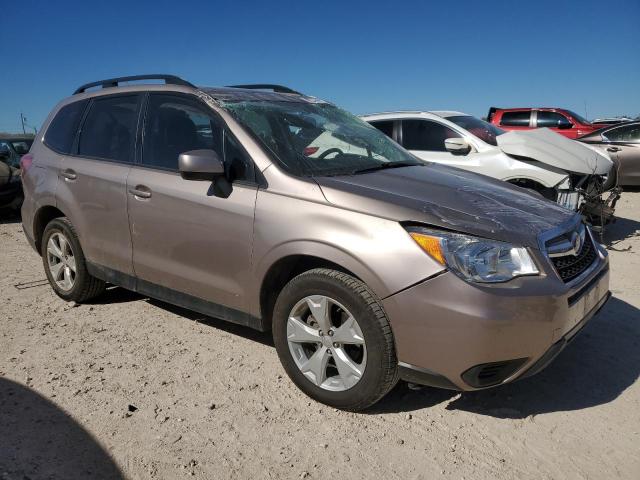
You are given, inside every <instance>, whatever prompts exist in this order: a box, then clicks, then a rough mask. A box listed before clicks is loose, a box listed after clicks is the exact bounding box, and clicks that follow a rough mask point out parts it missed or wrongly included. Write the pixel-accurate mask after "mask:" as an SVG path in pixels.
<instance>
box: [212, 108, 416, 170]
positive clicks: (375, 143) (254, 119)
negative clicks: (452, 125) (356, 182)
mask: <svg viewBox="0 0 640 480" xmlns="http://www.w3.org/2000/svg"><path fill="white" fill-rule="evenodd" d="M224 107H225V108H226V109H227V110H228V111H230V112H231V113H232V114H233V115H234V116H235V118H236V119H237V120H238V121H239V122H240V123H241V124H243V125H244V126H245V127H246V128H248V129H249V130H250V131H251V132H253V134H254V135H255V136H256V137H258V139H259V140H260V142H261V143H262V144H263V146H264V147H266V148H267V149H268V150H269V151H270V152H271V153H272V154H273V155H274V156H275V158H276V159H277V160H278V162H279V163H280V164H281V165H282V166H283V167H284V168H285V169H286V170H288V171H289V172H290V173H293V174H295V175H300V176H333V175H357V174H361V173H366V172H371V171H375V170H382V169H386V168H396V167H404V166H415V165H424V164H425V163H424V162H422V161H420V160H418V159H417V158H415V157H414V156H413V155H411V154H410V153H408V152H407V151H405V150H403V149H402V148H401V147H400V146H398V145H397V144H396V143H395V142H394V141H393V140H391V139H390V138H389V137H387V136H386V135H385V134H383V133H381V132H380V131H378V130H377V129H376V128H374V127H372V126H370V125H369V124H367V123H365V122H364V121H362V120H360V119H359V118H357V117H356V116H354V115H351V114H349V113H347V112H345V111H344V110H341V109H339V108H337V107H335V106H333V105H330V104H327V103H301V102H269V101H245V102H233V103H226V104H225V105H224Z"/></svg>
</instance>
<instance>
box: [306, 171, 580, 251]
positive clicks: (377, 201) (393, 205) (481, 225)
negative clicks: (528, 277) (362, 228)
mask: <svg viewBox="0 0 640 480" xmlns="http://www.w3.org/2000/svg"><path fill="white" fill-rule="evenodd" d="M315 180H316V181H317V182H318V184H319V185H320V188H321V189H322V192H323V193H324V195H325V198H326V199H327V201H329V202H330V203H332V204H334V205H337V206H340V207H342V208H347V209H350V210H355V211H360V212H364V213H368V214H370V215H376V216H379V217H383V218H389V219H392V220H396V221H399V222H408V223H410V222H415V223H420V224H425V225H431V226H434V227H441V228H445V229H448V230H452V231H457V232H462V233H468V234H472V235H478V236H482V237H486V238H492V239H495V240H502V241H506V242H512V243H515V244H518V245H524V246H529V247H533V248H537V247H538V235H539V234H540V233H541V232H544V231H547V230H550V229H552V228H555V227H557V226H559V225H561V224H563V223H565V222H570V221H572V220H574V219H575V215H576V213H575V212H572V211H570V210H567V209H565V208H563V207H561V206H560V205H558V204H556V203H554V202H550V201H548V200H545V199H544V198H542V197H540V196H538V195H537V194H535V193H530V192H529V191H527V190H525V189H522V188H519V187H516V186H514V185H511V184H508V183H506V182H502V181H499V180H495V179H493V178H490V177H486V176H484V175H478V174H475V173H472V172H467V171H464V170H460V169H457V168H450V167H446V166H444V165H437V164H427V165H425V166H415V167H402V168H396V169H387V170H381V171H374V172H371V173H365V174H361V175H352V176H336V177H316V178H315Z"/></svg>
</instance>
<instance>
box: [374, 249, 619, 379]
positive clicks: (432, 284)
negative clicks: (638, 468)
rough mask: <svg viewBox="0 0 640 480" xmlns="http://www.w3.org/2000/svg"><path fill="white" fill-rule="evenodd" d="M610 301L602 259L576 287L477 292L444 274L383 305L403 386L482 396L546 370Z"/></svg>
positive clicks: (548, 284)
mask: <svg viewBox="0 0 640 480" xmlns="http://www.w3.org/2000/svg"><path fill="white" fill-rule="evenodd" d="M609 296H610V293H609V261H608V258H607V257H606V255H604V254H601V255H600V257H599V259H598V264H597V265H596V268H594V269H593V270H592V271H591V272H590V274H589V275H588V277H587V278H584V279H581V280H580V281H579V282H578V283H577V284H574V285H568V284H564V283H563V282H562V281H560V280H559V279H556V278H552V277H551V276H547V277H546V278H541V277H521V278H517V279H514V280H512V281H511V282H507V283H504V284H500V285H472V284H469V283H466V282H464V281H463V280H461V279H460V278H458V277H457V276H455V275H454V274H453V273H451V272H445V273H443V274H441V275H439V276H437V277H435V278H432V279H429V280H426V281H424V282H422V283H420V284H418V285H415V286H413V287H411V288H409V289H406V290H404V291H402V292H399V293H397V294H395V295H392V296H390V297H388V298H386V299H385V300H384V301H383V302H384V307H385V309H386V311H387V314H388V316H389V319H390V322H391V327H392V329H393V332H394V337H395V339H396V349H397V354H398V360H399V366H400V374H401V377H402V378H403V379H405V380H407V381H410V382H413V383H421V384H426V385H432V386H436V387H442V388H449V389H454V390H477V389H480V388H486V387H489V386H495V385H499V384H502V383H507V382H510V381H513V380H515V379H517V378H520V377H523V376H528V375H533V374H534V373H536V372H538V371H540V370H542V368H544V367H545V366H546V365H547V364H548V363H550V361H551V360H552V359H553V358H554V357H555V356H556V355H557V354H558V353H560V351H561V350H562V349H563V348H564V346H566V344H567V343H568V341H569V339H571V338H573V337H574V336H575V334H576V333H577V332H578V331H579V330H580V329H581V328H582V327H583V326H584V325H585V323H586V322H587V321H588V320H589V319H590V318H592V317H593V316H594V315H595V314H596V313H597V311H598V310H599V309H600V308H602V306H603V305H604V303H605V302H606V301H607V299H608V298H609Z"/></svg>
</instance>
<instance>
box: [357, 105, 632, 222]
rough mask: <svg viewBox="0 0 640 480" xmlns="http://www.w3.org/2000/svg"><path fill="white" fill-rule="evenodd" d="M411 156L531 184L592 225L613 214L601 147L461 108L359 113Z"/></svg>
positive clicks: (609, 169) (609, 174)
mask: <svg viewBox="0 0 640 480" xmlns="http://www.w3.org/2000/svg"><path fill="white" fill-rule="evenodd" d="M362 118H363V119H364V120H365V121H367V122H369V123H370V124H371V125H373V126H375V127H376V128H378V129H379V130H381V131H382V132H384V133H386V134H387V135H388V136H390V137H391V138H393V139H394V140H395V141H396V142H398V143H399V144H400V145H402V146H403V147H404V148H406V149H407V150H409V151H411V152H412V153H413V154H414V155H415V156H417V157H419V158H421V159H423V160H427V161H432V162H436V163H442V164H445V165H450V166H452V167H458V168H463V169H465V170H471V171H474V172H476V173H482V174H484V175H488V176H490V177H494V178H498V179H500V180H504V181H507V182H510V183H514V184H516V185H519V186H521V187H524V188H528V189H530V190H535V191H536V192H538V193H539V194H541V195H542V196H544V197H545V198H548V199H549V200H552V201H555V202H558V203H559V204H561V205H563V206H565V207H566V208H569V209H571V210H575V211H579V212H581V213H582V214H583V215H584V217H585V219H586V220H587V221H588V222H589V223H591V224H592V225H594V226H596V227H597V226H603V225H606V224H607V223H609V222H610V221H611V220H612V219H613V215H614V210H615V204H616V202H617V200H618V198H619V197H620V192H621V190H620V189H619V188H618V187H617V185H616V170H615V167H614V164H613V162H612V161H611V160H610V159H609V158H608V157H607V156H606V154H604V153H603V152H601V151H598V150H596V149H594V148H591V147H589V146H587V145H584V144H581V143H579V142H576V141H574V140H570V139H568V138H565V137H563V136H561V135H558V134H557V133H555V132H552V131H551V130H549V129H547V128H540V129H534V130H527V131H521V132H516V131H513V132H506V131H504V130H501V129H500V128H498V127H496V126H495V125H492V124H490V123H487V122H485V121H483V120H480V119H478V118H476V117H473V116H471V115H467V114H465V113H460V112H444V111H437V112H390V113H380V114H373V115H365V116H363V117H362Z"/></svg>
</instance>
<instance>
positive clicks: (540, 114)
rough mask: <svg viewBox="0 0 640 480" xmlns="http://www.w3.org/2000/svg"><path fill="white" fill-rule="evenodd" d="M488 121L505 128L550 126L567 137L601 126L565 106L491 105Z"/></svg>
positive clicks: (529, 128)
mask: <svg viewBox="0 0 640 480" xmlns="http://www.w3.org/2000/svg"><path fill="white" fill-rule="evenodd" d="M487 121H488V122H491V123H493V124H494V125H496V126H498V127H500V128H502V129H503V130H531V129H533V128H548V129H550V130H553V131H554V132H556V133H559V134H560V135H563V136H565V137H567V138H572V139H576V138H578V137H581V136H582V135H587V134H589V133H591V132H593V131H594V130H597V129H598V128H600V127H601V125H600V126H594V125H592V124H591V122H589V120H587V119H585V118H583V117H581V116H580V115H578V114H577V113H575V112H572V111H571V110H565V109H564V108H498V107H491V108H490V109H489V114H488V115H487Z"/></svg>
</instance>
